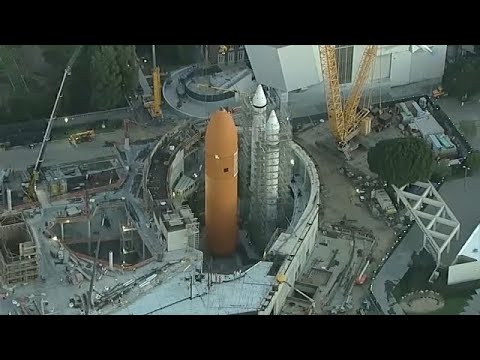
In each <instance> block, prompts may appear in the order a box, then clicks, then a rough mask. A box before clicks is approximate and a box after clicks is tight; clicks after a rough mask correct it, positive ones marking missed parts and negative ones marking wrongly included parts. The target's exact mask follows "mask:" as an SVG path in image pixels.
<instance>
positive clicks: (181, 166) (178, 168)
mask: <svg viewBox="0 0 480 360" xmlns="http://www.w3.org/2000/svg"><path fill="white" fill-rule="evenodd" d="M184 157H185V152H184V150H183V149H180V150H178V152H177V154H176V155H175V157H174V158H173V161H172V163H171V164H170V171H169V174H168V184H169V185H170V187H172V188H173V186H174V184H175V182H176V181H177V180H178V179H179V178H180V176H181V174H183V173H184V171H185V161H184Z"/></svg>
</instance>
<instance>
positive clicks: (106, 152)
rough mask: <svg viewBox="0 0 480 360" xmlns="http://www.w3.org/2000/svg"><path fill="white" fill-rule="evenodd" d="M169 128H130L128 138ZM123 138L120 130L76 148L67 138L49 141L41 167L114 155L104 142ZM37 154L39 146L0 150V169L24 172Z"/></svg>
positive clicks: (155, 133)
mask: <svg viewBox="0 0 480 360" xmlns="http://www.w3.org/2000/svg"><path fill="white" fill-rule="evenodd" d="M168 127H169V126H166V127H165V128H162V129H159V128H148V129H145V128H142V127H133V128H131V129H130V135H131V139H132V141H136V140H144V139H148V138H153V137H156V136H158V135H161V134H163V133H165V131H166V130H167V128H168ZM123 137H124V133H123V130H116V131H112V132H108V133H100V134H97V136H96V137H95V140H94V141H92V142H87V143H82V144H79V145H78V146H76V147H74V146H72V145H70V144H69V142H68V140H67V139H65V140H56V141H50V142H49V144H48V146H47V149H46V152H45V163H44V165H46V166H51V165H55V164H62V163H67V162H75V161H82V160H91V159H95V158H98V157H100V156H111V155H115V151H114V149H113V148H112V147H105V146H104V145H105V141H114V142H123ZM38 151H39V147H38V146H37V147H35V148H34V149H33V150H32V149H30V148H28V147H15V148H12V149H10V150H7V151H0V168H12V169H15V170H25V169H26V168H27V167H28V166H31V165H34V164H35V161H36V159H37V155H38Z"/></svg>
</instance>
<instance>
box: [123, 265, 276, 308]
mask: <svg viewBox="0 0 480 360" xmlns="http://www.w3.org/2000/svg"><path fill="white" fill-rule="evenodd" d="M271 266H272V263H271V262H263V261H262V262H260V263H258V264H257V265H255V266H253V267H252V268H250V269H249V270H247V271H246V272H245V274H244V276H242V277H240V278H237V279H235V280H232V281H229V282H223V283H218V284H215V283H214V284H212V286H211V287H210V289H208V287H207V281H206V279H203V280H202V281H201V282H195V283H194V285H193V291H192V292H190V289H191V286H190V280H189V275H190V274H189V273H185V272H182V273H179V274H177V275H175V276H174V277H172V278H170V279H169V280H166V281H165V282H163V283H162V284H160V285H158V286H157V287H156V288H154V289H153V290H152V291H151V292H150V293H148V294H147V295H145V296H143V297H142V298H139V299H138V300H136V301H135V302H133V303H131V304H130V305H128V306H127V307H125V308H123V309H121V310H119V311H118V312H116V313H114V314H115V315H147V314H148V315H167V314H170V315H173V314H175V315H229V314H238V313H245V312H255V313H256V312H257V311H258V310H259V309H260V306H261V304H262V302H263V301H264V299H265V298H266V297H267V296H268V293H269V292H270V290H271V288H272V285H273V284H274V283H275V277H274V276H268V272H269V271H270V268H271ZM191 295H192V296H191Z"/></svg>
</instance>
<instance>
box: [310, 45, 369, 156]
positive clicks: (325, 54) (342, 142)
mask: <svg viewBox="0 0 480 360" xmlns="http://www.w3.org/2000/svg"><path fill="white" fill-rule="evenodd" d="M377 49H378V45H367V47H366V48H365V50H364V52H363V55H362V60H361V62H360V66H359V68H358V72H357V76H356V78H355V82H354V84H353V86H352V90H351V92H350V96H349V97H348V99H347V101H346V102H345V103H343V102H342V96H341V89H340V81H339V74H338V71H339V70H338V65H337V58H336V53H335V52H336V48H335V45H320V46H319V52H320V61H321V65H322V72H323V76H324V84H325V96H326V99H327V111H328V121H329V126H330V129H331V131H332V134H333V136H334V137H335V139H336V140H337V142H338V144H339V147H340V148H344V147H345V146H346V145H347V144H348V142H349V141H350V140H351V139H352V138H353V137H354V136H355V135H356V134H357V132H358V126H359V124H360V122H361V121H362V119H364V118H365V117H366V116H367V115H368V113H369V112H368V110H365V109H362V110H361V111H358V105H359V104H360V100H361V98H362V95H363V90H364V88H365V85H366V83H367V80H368V75H369V74H370V73H371V70H372V69H373V64H374V63H375V59H376V56H377Z"/></svg>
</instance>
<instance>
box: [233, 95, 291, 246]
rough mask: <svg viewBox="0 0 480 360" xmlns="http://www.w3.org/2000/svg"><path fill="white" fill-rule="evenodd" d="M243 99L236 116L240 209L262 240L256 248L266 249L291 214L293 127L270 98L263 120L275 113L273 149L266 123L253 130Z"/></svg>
mask: <svg viewBox="0 0 480 360" xmlns="http://www.w3.org/2000/svg"><path fill="white" fill-rule="evenodd" d="M242 100H243V101H242V107H241V109H242V110H241V112H240V113H238V114H236V115H235V120H236V123H237V125H238V126H239V137H240V139H239V140H240V141H239V142H240V195H241V209H243V213H244V217H245V214H249V216H248V218H249V220H248V221H249V227H250V228H254V229H255V233H256V236H254V237H256V238H258V239H263V241H260V243H259V245H260V246H265V245H266V243H267V242H268V240H269V239H270V236H271V235H272V233H273V232H274V231H275V229H276V228H277V227H285V223H286V222H287V218H288V217H289V216H290V215H291V209H289V205H291V200H290V181H291V178H292V155H291V146H290V143H291V141H292V128H291V124H290V121H289V115H288V113H287V111H286V110H285V109H280V107H279V106H278V104H277V103H278V102H277V101H274V100H275V99H272V98H269V101H268V105H267V107H266V110H265V113H266V118H265V121H267V119H268V117H269V115H270V114H271V112H272V110H275V112H276V115H277V118H278V122H279V124H280V130H279V132H278V141H277V134H275V141H274V143H275V144H274V146H272V145H273V144H272V142H271V141H270V142H268V141H267V135H266V133H265V131H266V124H265V126H258V127H256V128H255V129H253V117H254V111H255V110H254V108H253V106H252V103H251V98H250V97H248V96H244V97H243V99H242ZM252 132H253V137H252ZM252 139H253V140H252ZM254 139H258V140H257V142H256V143H252V141H255V140H254ZM270 139H271V137H270ZM277 189H278V190H277ZM274 192H277V194H278V195H275V194H274ZM242 202H243V203H244V204H243V205H242ZM274 207H276V211H274ZM241 211H242V210H241ZM254 240H255V239H254ZM256 242H257V241H256Z"/></svg>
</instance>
